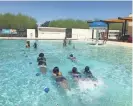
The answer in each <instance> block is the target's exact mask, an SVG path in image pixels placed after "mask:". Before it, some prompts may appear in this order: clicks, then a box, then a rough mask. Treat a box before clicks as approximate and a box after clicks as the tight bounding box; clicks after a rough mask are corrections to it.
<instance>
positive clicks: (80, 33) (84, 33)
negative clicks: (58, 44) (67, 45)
mask: <svg viewBox="0 0 133 106" xmlns="http://www.w3.org/2000/svg"><path fill="white" fill-rule="evenodd" d="M72 38H73V39H84V40H85V39H91V38H92V29H74V28H73V29H72Z"/></svg>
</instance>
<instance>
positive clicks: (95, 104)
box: [0, 40, 132, 106]
mask: <svg viewBox="0 0 133 106" xmlns="http://www.w3.org/2000/svg"><path fill="white" fill-rule="evenodd" d="M33 42H34V41H31V48H30V49H26V48H25V41H24V40H0V51H1V52H0V81H1V82H0V106H57V105H58V106H75V105H76V106H131V102H132V101H131V97H132V94H131V93H132V80H131V74H132V65H131V64H132V60H131V58H132V53H131V51H132V50H131V48H128V47H122V46H113V45H104V46H92V45H89V44H86V43H83V42H77V41H73V42H74V45H75V47H76V49H75V50H74V49H72V47H71V46H69V47H67V48H63V47H62V41H37V42H38V45H39V47H38V49H37V50H35V49H33V47H32V44H33ZM40 51H43V52H44V53H45V56H46V58H47V65H48V71H49V72H48V73H47V74H46V75H40V76H36V73H38V72H39V69H38V67H37V62H36V58H37V56H38V54H39V53H40ZM70 53H73V54H74V55H75V56H76V57H77V59H78V63H72V62H71V61H70V60H68V59H66V57H67V56H68V55H69V54H70ZM26 56H28V57H26ZM30 62H32V64H29V63H30ZM86 65H89V66H90V69H91V71H92V73H93V74H94V75H95V76H96V77H97V78H98V79H99V84H98V86H97V87H94V86H92V85H91V83H89V82H81V83H79V84H78V85H76V86H75V85H74V84H73V80H72V79H71V78H70V76H69V75H68V71H70V70H71V69H72V67H73V66H76V67H77V68H78V70H79V71H80V70H82V69H83V68H84V67H85V66H86ZM54 66H59V68H60V71H62V73H63V75H64V76H65V77H66V78H67V79H68V81H69V83H70V85H71V91H66V92H65V91H63V90H62V89H60V88H58V87H57V85H56V83H55V81H54V80H53V79H52V77H51V72H50V71H51V70H52V69H53V67H54ZM45 87H49V88H50V91H49V92H48V93H45V92H44V88H45Z"/></svg>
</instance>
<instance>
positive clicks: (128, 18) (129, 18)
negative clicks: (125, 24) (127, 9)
mask: <svg viewBox="0 0 133 106" xmlns="http://www.w3.org/2000/svg"><path fill="white" fill-rule="evenodd" d="M118 19H119V20H127V21H132V17H118Z"/></svg>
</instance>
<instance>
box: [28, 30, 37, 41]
mask: <svg viewBox="0 0 133 106" xmlns="http://www.w3.org/2000/svg"><path fill="white" fill-rule="evenodd" d="M27 38H31V39H32V38H33V39H34V38H35V29H27Z"/></svg>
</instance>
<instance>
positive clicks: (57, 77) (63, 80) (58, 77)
mask: <svg viewBox="0 0 133 106" xmlns="http://www.w3.org/2000/svg"><path fill="white" fill-rule="evenodd" d="M53 76H54V78H55V80H56V82H57V84H59V85H60V86H61V87H62V88H64V89H68V90H71V89H70V87H69V85H68V82H67V79H66V78H65V77H64V76H62V73H61V72H60V71H59V68H58V67H54V69H53Z"/></svg>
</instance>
